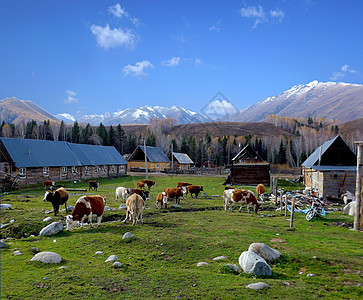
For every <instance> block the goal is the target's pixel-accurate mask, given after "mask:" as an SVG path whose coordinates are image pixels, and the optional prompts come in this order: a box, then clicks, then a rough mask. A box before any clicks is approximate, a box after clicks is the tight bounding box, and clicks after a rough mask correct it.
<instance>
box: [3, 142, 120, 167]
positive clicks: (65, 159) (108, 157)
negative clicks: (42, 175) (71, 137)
mask: <svg viewBox="0 0 363 300" xmlns="http://www.w3.org/2000/svg"><path fill="white" fill-rule="evenodd" d="M0 140H1V142H2V143H3V145H4V147H5V148H6V150H7V152H8V153H9V155H10V157H11V159H12V160H13V161H14V163H15V165H16V167H18V168H27V167H62V166H82V165H85V166H86V165H88V166H89V165H110V164H127V162H126V160H125V159H124V158H123V157H122V155H121V154H119V153H118V152H117V150H116V149H115V148H114V147H104V146H95V145H81V144H72V143H68V142H63V141H47V140H32V139H13V138H0Z"/></svg>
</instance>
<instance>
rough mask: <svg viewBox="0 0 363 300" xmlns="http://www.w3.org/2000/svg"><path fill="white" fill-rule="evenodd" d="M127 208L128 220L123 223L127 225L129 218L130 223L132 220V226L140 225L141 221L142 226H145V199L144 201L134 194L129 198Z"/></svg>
mask: <svg viewBox="0 0 363 300" xmlns="http://www.w3.org/2000/svg"><path fill="white" fill-rule="evenodd" d="M126 206H127V208H126V218H125V220H123V221H122V222H124V223H125V224H126V221H127V218H129V220H130V221H131V220H132V225H135V223H139V220H140V222H141V225H142V224H144V222H143V220H142V212H143V210H144V208H145V201H144V199H142V198H141V196H140V195H138V194H132V195H131V196H130V197H128V198H127V200H126Z"/></svg>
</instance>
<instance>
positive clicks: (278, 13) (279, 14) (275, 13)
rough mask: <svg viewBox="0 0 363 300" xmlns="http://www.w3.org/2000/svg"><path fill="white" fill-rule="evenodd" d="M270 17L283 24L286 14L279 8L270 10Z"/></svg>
mask: <svg viewBox="0 0 363 300" xmlns="http://www.w3.org/2000/svg"><path fill="white" fill-rule="evenodd" d="M270 16H271V18H273V19H277V20H278V21H279V22H280V23H281V22H282V20H283V19H284V17H285V12H283V11H282V10H281V9H279V8H277V9H275V10H270Z"/></svg>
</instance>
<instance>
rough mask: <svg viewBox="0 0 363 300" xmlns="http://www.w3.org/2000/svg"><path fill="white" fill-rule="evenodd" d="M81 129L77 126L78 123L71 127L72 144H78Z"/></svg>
mask: <svg viewBox="0 0 363 300" xmlns="http://www.w3.org/2000/svg"><path fill="white" fill-rule="evenodd" d="M80 132H81V129H80V127H79V125H78V122H77V121H75V122H74V123H73V127H72V143H76V144H78V143H79V142H80V140H81V133H80Z"/></svg>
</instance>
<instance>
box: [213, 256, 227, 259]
mask: <svg viewBox="0 0 363 300" xmlns="http://www.w3.org/2000/svg"><path fill="white" fill-rule="evenodd" d="M227 258H228V257H227V256H224V255H221V256H217V257H215V258H213V260H222V259H227Z"/></svg>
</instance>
